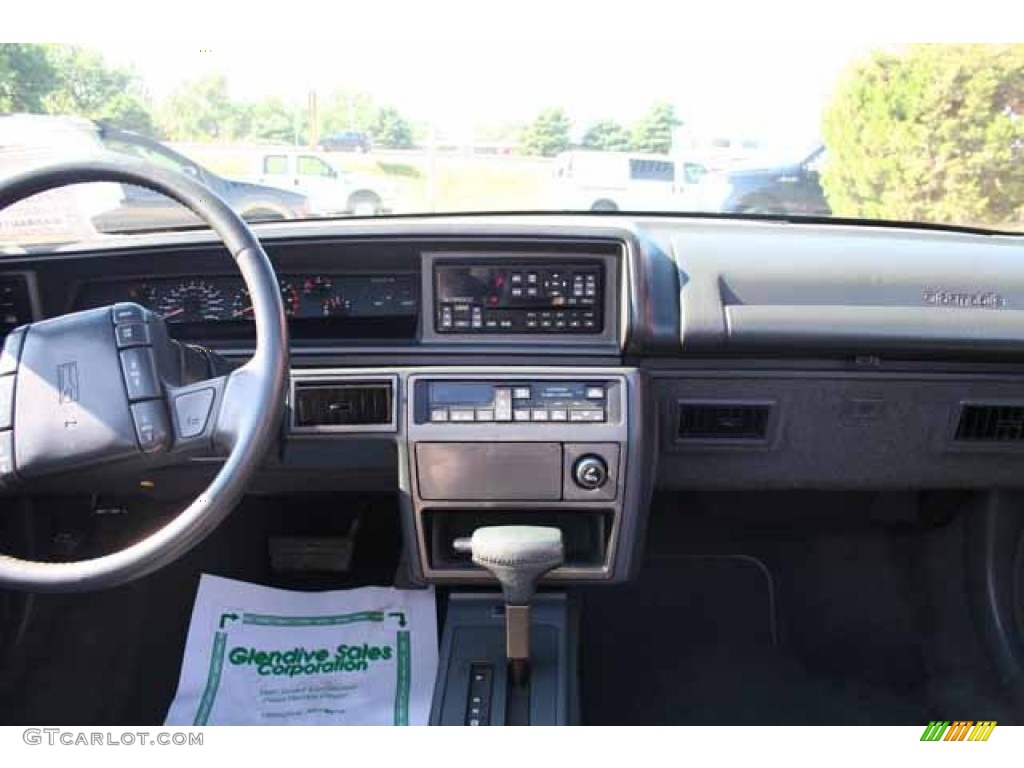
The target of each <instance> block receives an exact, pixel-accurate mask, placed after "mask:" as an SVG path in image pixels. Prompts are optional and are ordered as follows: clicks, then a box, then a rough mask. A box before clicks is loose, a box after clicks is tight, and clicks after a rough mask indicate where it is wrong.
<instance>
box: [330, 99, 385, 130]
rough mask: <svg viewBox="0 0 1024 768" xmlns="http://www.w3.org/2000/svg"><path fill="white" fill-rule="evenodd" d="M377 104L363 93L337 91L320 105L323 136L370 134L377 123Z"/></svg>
mask: <svg viewBox="0 0 1024 768" xmlns="http://www.w3.org/2000/svg"><path fill="white" fill-rule="evenodd" d="M378 111H379V110H378V107H377V103H376V102H375V101H374V98H373V96H371V95H370V94H369V93H365V92H363V91H346V90H337V91H334V92H332V93H331V94H330V96H328V97H327V98H326V99H324V101H323V102H322V103H321V105H320V132H321V135H326V134H329V133H336V132H338V131H364V132H366V133H370V132H371V131H372V130H373V128H374V126H375V125H376V122H377V114H378Z"/></svg>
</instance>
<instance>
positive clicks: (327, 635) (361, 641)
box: [165, 574, 437, 725]
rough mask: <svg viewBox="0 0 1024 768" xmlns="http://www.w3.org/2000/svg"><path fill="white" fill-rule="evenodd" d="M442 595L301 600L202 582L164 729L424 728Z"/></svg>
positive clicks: (316, 595)
mask: <svg viewBox="0 0 1024 768" xmlns="http://www.w3.org/2000/svg"><path fill="white" fill-rule="evenodd" d="M436 672H437V616H436V612H435V602H434V592H433V590H432V589H428V590H398V589H393V588H390V587H361V588H358V589H349V590H337V591H331V592H294V591H287V590H282V589H273V588H270V587H264V586H259V585H256V584H248V583H245V582H240V581H234V580H231V579H225V578H221V577H218V576H211V575H209V574H203V576H202V578H201V580H200V584H199V590H198V593H197V595H196V602H195V607H194V608H193V612H192V620H191V623H190V625H189V632H188V640H187V642H186V647H185V658H184V661H183V663H182V669H181V676H180V678H179V682H178V691H177V694H176V695H175V697H174V701H173V702H172V704H171V706H170V709H169V711H168V713H167V719H166V722H165V724H166V725H426V724H427V721H428V718H429V715H430V701H431V695H432V693H433V689H434V678H435V675H436Z"/></svg>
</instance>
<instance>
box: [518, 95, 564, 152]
mask: <svg viewBox="0 0 1024 768" xmlns="http://www.w3.org/2000/svg"><path fill="white" fill-rule="evenodd" d="M571 128H572V122H571V121H570V120H569V116H568V115H567V114H565V110H564V109H562V108H561V107H550V108H548V109H545V110H543V111H542V112H541V113H540V114H539V115H537V118H536V119H535V120H534V121H533V122H532V123H530V125H528V126H527V127H526V130H525V131H523V149H525V150H526V152H527V153H528V154H531V155H540V156H542V157H553V156H554V155H557V154H558V153H559V152H564V151H565V150H567V149H568V148H569V146H570V144H571V141H570V139H569V131H570V130H571Z"/></svg>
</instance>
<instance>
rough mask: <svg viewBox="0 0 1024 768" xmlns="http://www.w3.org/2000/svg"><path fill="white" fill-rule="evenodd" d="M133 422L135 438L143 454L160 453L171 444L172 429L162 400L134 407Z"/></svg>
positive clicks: (149, 401)
mask: <svg viewBox="0 0 1024 768" xmlns="http://www.w3.org/2000/svg"><path fill="white" fill-rule="evenodd" d="M132 420H133V421H134V422H135V437H136V438H137V439H138V441H139V447H140V448H141V449H142V451H143V453H153V452H154V451H159V450H161V449H163V448H165V447H167V444H168V443H169V442H170V439H171V428H170V424H168V423H167V411H166V409H165V408H164V403H163V401H162V400H147V401H146V402H143V403H135V404H134V405H132Z"/></svg>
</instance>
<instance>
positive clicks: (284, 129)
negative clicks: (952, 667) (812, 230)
mask: <svg viewBox="0 0 1024 768" xmlns="http://www.w3.org/2000/svg"><path fill="white" fill-rule="evenodd" d="M641 53H642V55H640V54H641ZM634 54H636V55H634ZM752 62H756V65H754V66H752ZM780 83H784V84H785V86H784V87H780V86H779V84H780ZM1022 118H1024V45H1021V44H991V45H990V44H976V45H953V44H929V45H891V44H888V45H874V44H854V43H845V44H833V45H817V46H797V45H778V46H774V47H761V48H756V47H752V46H750V45H748V44H742V45H740V44H737V45H717V46H706V47H693V46H678V47H664V46H662V47H657V46H652V47H651V48H649V49H648V48H636V49H635V50H633V51H629V50H626V49H623V50H622V55H617V56H611V55H610V54H609V49H608V47H607V46H603V45H593V46H587V45H582V44H577V43H569V44H567V45H566V46H564V47H558V46H554V45H551V46H547V45H545V46H535V47H524V46H522V45H518V44H512V43H505V42H502V41H501V40H499V39H497V38H495V39H494V40H493V41H492V42H490V43H488V44H487V45H486V46H483V45H477V46H471V45H469V44H465V45H462V46H458V45H451V44H446V45H444V46H428V45H423V46H420V47H410V46H408V45H403V46H401V50H395V49H392V48H389V44H388V43H387V41H386V40H384V41H382V42H381V43H380V44H379V45H374V46H361V47H358V48H350V47H346V46H340V45H327V44H325V43H317V44H311V45H307V46H302V47H299V46H296V47H275V49H274V55H272V56H271V55H268V52H267V49H266V46H256V45H253V46H250V47H246V46H236V47H227V48H213V49H198V48H195V47H188V48H186V47H184V46H181V47H177V48H169V47H161V46H152V45H151V46H142V45H136V46H131V45H122V44H103V45H81V46H72V45H56V44H0V177H2V176H7V175H11V174H15V173H18V172H20V171H22V170H25V169H27V168H31V167H32V166H33V165H36V164H41V163H48V162H56V161H63V160H70V159H75V158H89V157H99V156H104V155H107V154H108V153H117V154H119V155H128V156H131V157H133V158H142V159H143V160H145V161H148V162H151V163H154V164H157V165H160V166H163V167H169V168H172V169H174V170H176V171H179V172H181V173H185V174H188V175H190V176H193V177H195V178H198V179H199V180H201V181H202V182H204V183H206V184H207V185H208V186H209V187H210V188H211V189H212V190H213V192H214V193H216V194H217V195H219V196H221V197H222V198H223V199H224V200H225V201H226V202H227V203H228V204H229V205H230V206H232V207H233V208H234V209H235V210H236V211H237V212H238V213H239V214H241V215H242V216H243V217H245V218H246V219H248V220H250V221H265V220H287V219H300V218H337V217H354V216H390V215H401V214H420V213H457V212H503V211H573V212H602V213H609V212H626V213H630V212H641V213H647V212H653V213H714V214H764V215H769V216H784V217H787V218H797V217H841V218H852V219H866V220H890V221H900V222H926V223H930V224H948V225H961V226H968V227H978V228H986V229H994V230H1002V231H1013V232H1019V231H1024V119H1022ZM199 224H200V222H198V221H197V220H196V219H195V218H194V217H193V215H192V214H191V213H189V212H187V211H185V210H184V209H182V208H180V206H177V204H175V203H173V202H171V201H169V200H165V199H164V198H161V197H160V196H159V195H155V194H153V193H146V192H144V191H142V190H138V189H130V188H124V187H122V186H120V185H114V184H106V185H84V186H82V187H76V188H74V189H70V190H64V191H61V192H59V193H51V194H48V195H43V196H39V197H38V198H36V199H31V200H27V201H24V202H23V203H21V204H19V205H18V206H15V207H12V208H10V209H8V210H7V211H4V212H2V213H0V246H8V245H11V244H15V245H18V244H25V243H39V242H68V241H75V240H83V239H89V238H100V237H112V236H119V235H121V234H123V233H128V232H133V231H138V230H148V231H152V230H172V229H176V228H181V227H189V226H197V225H199Z"/></svg>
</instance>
